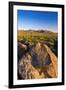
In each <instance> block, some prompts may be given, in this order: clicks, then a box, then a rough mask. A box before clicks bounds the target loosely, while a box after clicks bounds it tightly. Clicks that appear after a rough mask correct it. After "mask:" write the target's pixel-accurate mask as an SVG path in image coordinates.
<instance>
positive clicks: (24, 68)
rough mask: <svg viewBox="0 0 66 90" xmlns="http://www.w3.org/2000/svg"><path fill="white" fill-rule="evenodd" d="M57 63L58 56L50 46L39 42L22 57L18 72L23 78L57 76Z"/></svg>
mask: <svg viewBox="0 0 66 90" xmlns="http://www.w3.org/2000/svg"><path fill="white" fill-rule="evenodd" d="M57 63H58V60H57V57H56V56H55V54H54V53H53V52H52V51H51V50H50V48H49V47H48V46H47V45H45V44H41V43H37V44H36V45H34V46H33V47H31V48H30V50H29V52H26V53H25V54H24V55H23V56H22V58H21V59H20V61H19V64H18V73H19V75H20V77H21V79H39V78H40V79H41V78H56V77H57V73H58V72H57Z"/></svg>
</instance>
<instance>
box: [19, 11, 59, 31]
mask: <svg viewBox="0 0 66 90" xmlns="http://www.w3.org/2000/svg"><path fill="white" fill-rule="evenodd" d="M17 19H18V22H17V25H18V30H25V31H27V30H34V31H36V30H46V31H51V32H58V26H57V24H58V13H57V12H50V11H49V12H48V11H31V10H18V13H17Z"/></svg>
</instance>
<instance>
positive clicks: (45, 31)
mask: <svg viewBox="0 0 66 90" xmlns="http://www.w3.org/2000/svg"><path fill="white" fill-rule="evenodd" d="M18 31H25V32H44V33H57V32H52V31H50V30H43V29H41V30H33V29H29V30H18Z"/></svg>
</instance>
